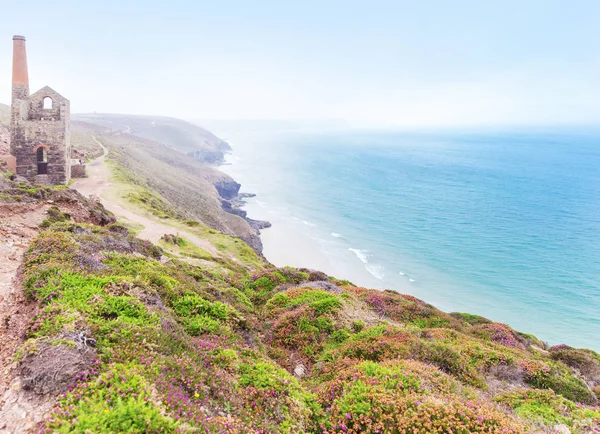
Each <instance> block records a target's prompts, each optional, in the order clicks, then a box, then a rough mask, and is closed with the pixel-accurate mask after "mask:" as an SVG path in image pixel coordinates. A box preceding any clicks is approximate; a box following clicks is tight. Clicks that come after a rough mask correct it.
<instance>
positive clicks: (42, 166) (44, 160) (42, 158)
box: [36, 146, 48, 175]
mask: <svg viewBox="0 0 600 434" xmlns="http://www.w3.org/2000/svg"><path fill="white" fill-rule="evenodd" d="M36 156H37V169H38V170H37V172H38V175H47V174H48V153H47V152H46V148H44V147H43V146H40V147H39V148H38V150H37V151H36Z"/></svg>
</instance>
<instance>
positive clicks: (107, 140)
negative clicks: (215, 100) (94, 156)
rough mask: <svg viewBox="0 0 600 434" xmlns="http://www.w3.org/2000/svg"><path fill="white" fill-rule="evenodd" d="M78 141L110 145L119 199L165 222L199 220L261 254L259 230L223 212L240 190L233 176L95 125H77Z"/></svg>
mask: <svg viewBox="0 0 600 434" xmlns="http://www.w3.org/2000/svg"><path fill="white" fill-rule="evenodd" d="M75 137H77V138H78V139H77V140H78V143H79V144H81V143H85V142H86V141H87V142H90V143H92V144H93V143H96V145H97V142H96V139H95V138H94V137H96V138H97V139H99V140H100V141H101V142H102V143H103V144H104V146H106V147H107V149H108V150H109V154H108V162H109V164H110V165H111V167H112V169H113V173H114V174H115V177H116V179H115V181H116V182H118V183H119V184H121V185H122V187H121V188H120V189H119V192H118V193H119V195H120V196H121V198H123V199H125V200H126V201H128V202H130V203H132V204H133V205H135V206H137V207H140V208H144V209H145V210H147V211H149V212H151V213H153V214H155V215H156V216H158V217H160V218H163V219H169V218H170V219H179V220H194V221H199V222H201V223H202V224H203V225H205V226H208V227H211V228H213V229H217V230H219V231H222V232H225V233H227V234H229V235H234V236H238V237H240V238H242V239H243V240H244V241H246V242H247V243H248V244H249V245H251V246H252V247H253V248H255V249H256V250H257V251H261V250H262V244H261V242H260V238H259V236H258V231H257V230H255V229H253V228H252V227H251V226H250V224H249V223H248V222H247V221H246V220H245V219H244V218H242V217H240V216H238V215H235V214H232V213H230V212H226V211H225V210H224V208H223V207H224V204H225V205H227V207H228V208H229V199H232V198H233V197H235V196H236V195H237V192H238V190H239V187H240V185H239V184H238V183H236V182H235V181H234V180H233V179H231V177H230V176H229V175H226V174H224V173H222V172H219V171H218V170H216V169H214V168H212V167H210V166H207V165H206V164H203V163H201V162H199V161H197V160H194V159H192V158H190V157H188V156H187V155H185V154H182V153H179V152H173V151H172V150H171V149H169V148H168V147H166V146H165V145H163V144H160V143H157V142H154V141H151V140H147V139H143V138H140V137H137V136H134V135H132V134H122V133H115V132H114V131H111V130H108V129H106V128H102V127H99V128H98V127H96V126H95V125H92V124H87V123H81V122H74V123H73V138H74V139H75ZM74 149H76V150H77V149H79V147H78V146H76V145H74Z"/></svg>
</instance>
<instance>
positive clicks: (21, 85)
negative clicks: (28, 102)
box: [12, 35, 29, 101]
mask: <svg viewBox="0 0 600 434" xmlns="http://www.w3.org/2000/svg"><path fill="white" fill-rule="evenodd" d="M28 97H29V75H28V74H27V52H26V51H25V37H24V36H18V35H16V36H13V76H12V99H13V101H14V100H15V99H27V98H28Z"/></svg>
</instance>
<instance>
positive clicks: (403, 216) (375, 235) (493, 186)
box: [211, 123, 600, 351]
mask: <svg viewBox="0 0 600 434" xmlns="http://www.w3.org/2000/svg"><path fill="white" fill-rule="evenodd" d="M211 128H212V129H213V131H214V132H215V133H217V134H218V135H219V136H220V137H223V138H224V139H226V140H227V141H228V142H229V143H230V144H231V145H232V147H233V152H232V153H231V154H230V155H228V157H227V163H226V164H225V165H223V166H222V167H221V170H223V171H224V172H226V173H228V174H230V175H231V176H233V178H234V179H236V181H238V182H240V183H241V184H242V189H241V191H243V192H249V193H255V194H256V197H254V198H250V199H248V200H247V205H246V206H245V209H246V210H247V212H248V216H249V217H250V218H255V219H264V220H269V221H270V222H271V223H272V224H273V226H272V227H271V228H269V229H265V230H263V231H262V235H261V238H262V240H263V244H264V254H265V256H266V258H267V259H268V260H269V261H270V262H272V263H273V264H274V265H277V266H284V265H291V266H299V267H308V268H315V269H320V270H323V271H325V272H327V273H329V274H330V275H333V276H335V277H338V278H342V279H348V280H350V281H352V282H353V283H355V284H358V285H361V286H365V287H372V288H379V289H392V290H395V291H398V292H401V293H408V294H412V295H414V296H416V297H419V298H421V299H423V300H424V301H426V302H428V303H431V304H433V305H435V306H436V307H439V308H440V309H442V310H445V311H448V312H453V311H459V312H469V313H472V314H477V315H482V316H485V317H487V318H490V319H492V320H494V321H498V322H502V323H506V324H509V325H510V326H511V327H513V328H515V329H517V330H519V331H521V332H524V333H531V334H534V335H536V336H537V337H539V338H540V339H542V340H544V341H546V342H548V343H549V344H551V345H555V344H560V343H568V344H569V345H573V346H578V347H587V348H591V349H594V350H597V351H598V350H600V342H599V339H598V336H600V314H599V312H600V281H599V279H598V277H600V213H599V211H600V146H599V145H600V133H598V132H597V131H593V130H585V129H577V128H573V129H562V130H544V129H536V130H535V131H528V130H524V129H512V130H508V129H507V130H504V131H502V130H498V131H466V132H460V133H459V132H434V133H417V132H413V133H408V132H398V131H389V130H379V131H377V130H370V131H367V130H361V131H359V130H349V129H346V130H344V129H343V128H339V126H338V128H337V129H336V130H326V129H322V128H300V127H298V126H292V125H290V126H284V127H281V126H280V127H275V128H274V127H271V126H268V125H260V124H259V125H253V124H252V123H244V124H241V125H240V124H237V125H236V124H231V125H225V124H219V125H217V126H212V127H211Z"/></svg>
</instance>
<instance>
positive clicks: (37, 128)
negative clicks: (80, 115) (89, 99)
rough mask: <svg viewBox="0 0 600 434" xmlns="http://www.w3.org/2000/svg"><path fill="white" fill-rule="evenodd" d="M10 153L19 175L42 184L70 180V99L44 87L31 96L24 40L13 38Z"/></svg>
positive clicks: (17, 37) (22, 38)
mask: <svg viewBox="0 0 600 434" xmlns="http://www.w3.org/2000/svg"><path fill="white" fill-rule="evenodd" d="M10 153H11V155H13V156H14V157H15V159H16V174H17V175H18V176H22V177H24V178H26V179H27V180H28V181H29V182H31V183H34V184H39V185H45V184H67V183H68V182H69V180H70V179H71V111H70V105H69V100H68V99H66V98H65V97H64V96H62V95H60V94H59V93H58V92H56V91H55V90H54V89H52V88H50V87H48V86H45V87H43V88H42V89H40V90H38V91H37V92H35V93H34V94H32V95H30V94H29V75H28V72H27V54H26V51H25V38H24V37H23V36H14V37H13V73H12V106H11V126H10Z"/></svg>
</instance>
